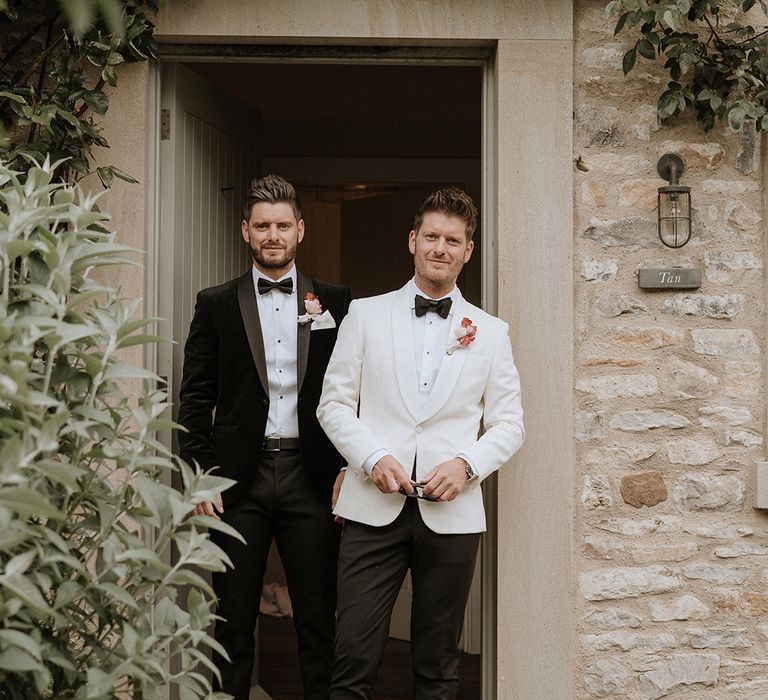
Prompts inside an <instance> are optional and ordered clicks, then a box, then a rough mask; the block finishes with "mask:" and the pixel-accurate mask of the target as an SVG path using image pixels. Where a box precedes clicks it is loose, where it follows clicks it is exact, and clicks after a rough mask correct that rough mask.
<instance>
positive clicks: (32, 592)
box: [0, 161, 235, 700]
mask: <svg viewBox="0 0 768 700" xmlns="http://www.w3.org/2000/svg"><path fill="white" fill-rule="evenodd" d="M54 170H55V165H51V164H50V163H49V162H48V161H46V162H45V164H44V165H42V166H37V165H36V164H32V165H31V167H30V168H29V169H28V172H27V173H26V175H25V176H21V175H19V174H17V173H13V172H12V171H11V170H10V169H9V168H8V167H7V166H6V165H5V164H3V163H0V290H1V291H0V697H2V698H7V699H9V700H11V699H12V700H33V699H34V700H39V699H41V698H55V699H56V700H61V699H63V698H73V699H74V700H102V699H103V700H107V699H111V698H114V697H115V696H116V694H119V693H121V692H124V693H126V695H125V697H133V698H137V699H139V698H147V699H148V698H153V697H155V693H156V691H157V689H158V688H160V687H164V686H166V685H168V684H172V685H173V684H175V685H177V686H178V687H179V689H180V694H181V698H182V700H192V699H194V698H200V697H210V698H214V697H218V698H225V697H228V696H226V695H222V694H218V695H213V694H211V693H210V687H209V683H208V681H207V680H206V679H205V677H204V676H203V675H202V674H201V673H200V671H199V669H200V668H203V667H205V666H208V667H209V668H211V670H213V668H212V666H211V663H210V661H208V659H207V658H206V656H205V654H204V646H206V645H207V646H214V645H215V642H214V641H213V640H212V639H211V638H210V637H209V636H208V635H207V633H206V628H207V627H208V625H209V624H210V622H211V621H212V619H213V615H212V612H211V601H212V597H213V594H212V591H211V590H210V588H209V587H208V585H207V583H206V582H205V581H204V579H203V578H202V577H201V576H200V575H199V573H197V572H196V571H195V568H198V569H206V570H221V569H222V568H223V566H224V562H225V559H226V557H225V555H224V554H223V552H222V551H221V550H220V549H219V548H218V547H217V546H215V545H214V544H213V543H212V542H211V541H210V539H209V538H208V535H207V532H206V529H207V528H208V527H216V528H218V529H220V530H223V531H226V532H230V533H231V534H235V533H234V531H232V530H231V528H229V527H228V526H226V525H224V524H223V523H221V522H219V521H214V520H213V519H211V518H203V517H201V516H193V515H192V514H191V512H192V510H193V508H194V504H195V503H198V502H201V501H204V500H213V499H214V496H215V494H216V493H219V492H220V491H222V490H223V489H224V488H226V487H227V486H228V485H229V483H231V482H228V481H227V480H225V479H220V478H216V477H214V476H211V475H206V474H201V473H200V472H199V471H194V470H192V469H191V468H190V467H188V466H187V465H186V464H184V463H183V462H180V461H179V460H177V459H176V458H175V457H174V456H173V455H172V454H171V453H170V452H169V450H168V449H167V448H166V447H165V446H164V445H163V444H162V443H161V442H159V441H158V440H157V439H156V437H155V435H156V433H157V431H158V430H161V429H164V428H166V427H168V422H167V421H166V420H164V418H163V416H164V415H165V414H166V412H167V410H166V409H167V405H168V404H167V397H166V395H165V393H164V392H163V391H159V390H157V389H156V388H154V387H155V386H157V383H158V377H156V376H154V375H153V374H152V373H150V372H148V371H147V370H145V369H143V368H141V367H138V366H135V365H133V364H131V363H130V362H128V361H127V360H126V352H125V351H126V349H128V348H131V347H136V346H139V347H141V346H143V345H146V344H147V343H149V342H153V341H154V338H153V337H152V336H151V335H148V334H147V333H146V330H145V329H146V326H147V324H148V322H147V321H146V320H135V319H134V318H133V316H134V312H135V310H136V305H135V303H134V302H129V301H126V300H125V299H123V298H121V297H120V295H119V294H118V292H117V291H116V290H115V289H113V288H111V287H110V286H109V285H107V284H104V283H103V282H99V281H97V280H96V279H95V278H94V276H93V274H92V273H93V272H94V271H95V270H98V269H101V268H103V267H104V266H107V265H116V264H122V263H125V262H126V260H127V257H126V256H127V255H128V254H129V253H130V251H129V249H127V248H126V247H125V246H123V245H120V244H118V243H116V242H115V236H114V234H112V233H109V232H107V231H106V230H105V228H104V226H103V224H104V222H105V221H106V216H105V215H103V214H101V213H99V212H97V211H95V210H94V204H95V202H96V197H94V196H89V195H84V194H83V193H82V192H81V191H80V190H79V189H78V188H77V187H73V186H69V185H66V184H61V183H60V184H55V182H54V180H53V177H54ZM104 276H105V273H104V272H101V273H100V274H99V277H100V278H102V279H103V278H104ZM172 471H178V473H179V474H180V476H181V480H182V482H183V489H182V490H181V491H177V490H175V489H174V488H172V487H171V485H170V473H171V472H172ZM150 535H151V537H150ZM172 547H173V548H175V550H176V551H177V552H178V556H177V557H176V558H175V559H172V558H171V549H172ZM183 589H185V590H186V591H187V592H188V593H187V600H186V601H182V600H181V592H182V590H183ZM172 662H173V663H172ZM174 664H175V665H174ZM171 668H180V669H181V671H179V672H177V673H171V671H170V669H171Z"/></svg>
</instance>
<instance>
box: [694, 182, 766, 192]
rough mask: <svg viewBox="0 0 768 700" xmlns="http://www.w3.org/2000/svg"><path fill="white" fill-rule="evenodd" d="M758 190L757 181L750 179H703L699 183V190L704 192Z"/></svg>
mask: <svg viewBox="0 0 768 700" xmlns="http://www.w3.org/2000/svg"><path fill="white" fill-rule="evenodd" d="M759 190H760V185H759V183H757V182H755V181H752V180H704V182H702V183H701V191H702V192H704V193H705V194H725V195H734V194H744V193H745V192H758V191H759Z"/></svg>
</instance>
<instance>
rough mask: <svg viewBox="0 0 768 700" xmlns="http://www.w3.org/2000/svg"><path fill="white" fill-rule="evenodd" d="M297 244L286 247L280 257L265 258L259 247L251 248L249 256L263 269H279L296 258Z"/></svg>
mask: <svg viewBox="0 0 768 700" xmlns="http://www.w3.org/2000/svg"><path fill="white" fill-rule="evenodd" d="M272 250H274V249H272ZM296 250H297V246H290V247H286V248H285V250H284V253H283V255H282V257H280V258H266V257H264V255H263V254H262V252H261V249H259V250H254V249H253V248H251V257H252V258H253V260H254V262H256V263H257V264H258V265H259V266H261V267H263V268H264V269H265V270H279V269H280V268H282V267H287V266H288V265H290V264H291V263H292V262H293V261H294V260H295V259H296Z"/></svg>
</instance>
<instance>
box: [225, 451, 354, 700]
mask: <svg viewBox="0 0 768 700" xmlns="http://www.w3.org/2000/svg"><path fill="white" fill-rule="evenodd" d="M254 468H255V470H256V471H255V474H254V477H253V482H252V484H251V487H250V489H249V491H248V492H247V493H246V494H245V495H244V496H243V497H242V498H240V499H239V500H237V501H236V502H235V503H234V504H232V505H230V506H228V507H227V508H226V510H225V511H224V515H223V517H222V519H223V520H224V521H225V522H227V523H229V524H230V525H232V527H234V528H235V529H236V530H237V531H238V532H239V533H240V534H241V535H242V536H243V537H244V538H245V540H246V544H242V543H240V542H238V541H236V540H235V539H234V538H232V537H229V536H228V535H222V534H219V533H216V532H213V533H212V538H213V539H214V541H215V542H216V544H218V545H219V546H220V547H221V548H222V549H223V550H224V551H225V552H226V553H227V554H228V555H229V557H230V559H231V560H232V563H233V564H234V569H227V571H226V572H221V573H215V574H214V575H213V588H214V591H215V592H216V596H217V597H218V600H219V604H218V608H217V611H216V612H217V614H218V615H220V616H221V617H222V618H224V619H223V620H219V621H217V623H216V627H215V630H214V637H215V638H216V640H217V641H218V642H219V643H220V644H221V645H222V646H223V647H224V649H225V650H226V651H227V653H228V654H229V657H230V659H231V662H228V661H226V660H225V659H223V658H222V657H220V656H215V657H214V661H215V663H216V665H217V667H218V668H219V670H220V672H221V677H222V684H221V690H223V691H224V692H227V693H231V694H232V695H233V696H234V697H235V700H247V699H248V695H249V692H250V684H251V683H250V681H251V673H252V671H253V663H254V636H253V635H254V627H255V625H256V619H257V617H258V614H259V600H260V597H261V587H262V583H263V579H264V571H265V569H266V565H267V556H268V554H269V549H270V546H271V544H272V539H273V537H274V539H275V542H276V543H277V548H278V551H279V552H280V558H281V559H282V561H283V566H284V568H285V574H286V578H287V582H288V592H289V593H290V596H291V603H292V606H293V614H294V625H295V627H296V633H297V636H298V644H299V663H300V666H301V675H302V682H303V685H304V697H305V698H308V699H309V698H311V699H312V700H326V699H327V698H328V692H329V683H330V667H331V659H332V655H333V635H334V611H335V607H336V560H337V557H338V546H339V544H338V543H339V535H340V531H341V528H340V527H339V526H338V525H336V524H335V523H334V522H333V515H332V514H331V506H330V503H329V502H324V501H322V500H320V499H318V498H317V496H315V494H314V492H313V491H312V489H311V487H310V484H309V481H308V479H307V475H306V471H305V469H304V465H303V463H302V460H301V454H300V452H299V451H298V450H281V451H279V452H264V453H262V456H261V458H260V461H259V463H258V464H257V465H254ZM329 498H330V493H329Z"/></svg>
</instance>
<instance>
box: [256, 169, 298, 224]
mask: <svg viewBox="0 0 768 700" xmlns="http://www.w3.org/2000/svg"><path fill="white" fill-rule="evenodd" d="M261 202H266V203H268V204H278V203H280V202H284V203H285V204H290V205H291V207H292V208H293V214H294V216H295V217H296V221H299V220H300V219H301V204H300V203H299V195H297V194H296V190H295V189H294V188H293V185H292V184H291V183H290V182H288V181H287V180H285V179H283V178H282V177H280V176H279V175H272V174H269V175H265V176H264V177H260V178H257V179H255V180H252V181H251V185H250V187H249V188H248V194H246V195H245V206H244V207H243V219H245V220H246V221H248V219H250V218H251V209H252V208H253V205H254V204H260V203H261Z"/></svg>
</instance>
